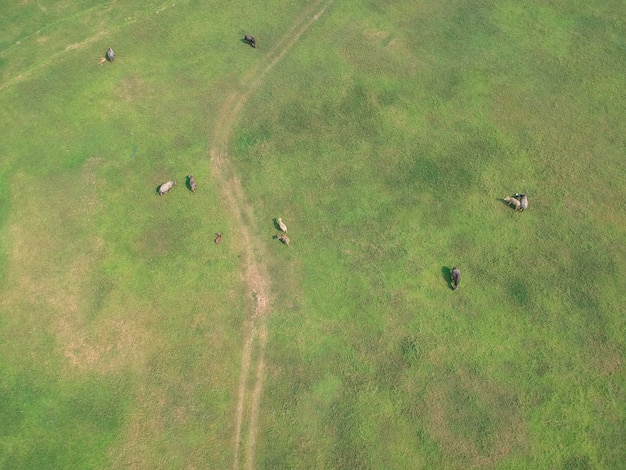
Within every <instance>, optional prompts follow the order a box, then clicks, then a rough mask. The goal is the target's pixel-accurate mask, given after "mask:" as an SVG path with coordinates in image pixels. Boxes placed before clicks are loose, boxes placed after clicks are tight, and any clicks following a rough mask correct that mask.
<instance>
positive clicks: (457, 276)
mask: <svg viewBox="0 0 626 470" xmlns="http://www.w3.org/2000/svg"><path fill="white" fill-rule="evenodd" d="M451 274H452V290H456V288H457V287H459V281H460V280H461V271H460V270H459V268H457V267H456V266H455V267H454V268H452V273H451Z"/></svg>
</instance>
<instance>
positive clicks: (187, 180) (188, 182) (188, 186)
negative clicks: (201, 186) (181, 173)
mask: <svg viewBox="0 0 626 470" xmlns="http://www.w3.org/2000/svg"><path fill="white" fill-rule="evenodd" d="M185 186H186V187H187V189H188V190H189V191H191V192H192V193H193V192H195V191H194V190H193V188H192V187H191V175H187V176H186V177H185Z"/></svg>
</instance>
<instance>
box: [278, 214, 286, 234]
mask: <svg viewBox="0 0 626 470" xmlns="http://www.w3.org/2000/svg"><path fill="white" fill-rule="evenodd" d="M278 226H279V227H280V230H281V231H282V232H285V233H287V226H286V225H285V224H284V223H283V218H282V217H279V218H278Z"/></svg>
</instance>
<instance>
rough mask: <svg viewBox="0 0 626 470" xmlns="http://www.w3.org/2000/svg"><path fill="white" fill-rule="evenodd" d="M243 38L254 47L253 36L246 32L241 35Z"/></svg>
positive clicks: (254, 40)
mask: <svg viewBox="0 0 626 470" xmlns="http://www.w3.org/2000/svg"><path fill="white" fill-rule="evenodd" d="M243 40H244V41H245V42H247V43H248V44H250V45H251V46H252V47H256V39H254V36H250V35H249V34H246V35H245V36H244V37H243Z"/></svg>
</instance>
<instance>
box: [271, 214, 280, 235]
mask: <svg viewBox="0 0 626 470" xmlns="http://www.w3.org/2000/svg"><path fill="white" fill-rule="evenodd" d="M272 221H273V222H274V228H275V229H276V230H278V231H279V232H282V230H281V229H280V224H279V223H278V219H277V218H274V219H272ZM274 238H278V235H276V236H275V237H274Z"/></svg>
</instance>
